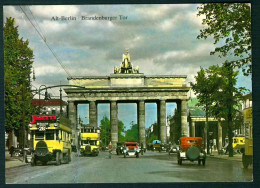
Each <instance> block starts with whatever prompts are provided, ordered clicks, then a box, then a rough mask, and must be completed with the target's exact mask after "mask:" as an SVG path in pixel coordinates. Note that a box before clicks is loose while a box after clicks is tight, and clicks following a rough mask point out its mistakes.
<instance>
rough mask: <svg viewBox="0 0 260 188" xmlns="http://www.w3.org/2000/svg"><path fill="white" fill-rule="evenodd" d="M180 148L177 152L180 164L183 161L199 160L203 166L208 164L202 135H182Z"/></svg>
mask: <svg viewBox="0 0 260 188" xmlns="http://www.w3.org/2000/svg"><path fill="white" fill-rule="evenodd" d="M180 140H181V145H180V150H179V151H178V152H177V159H178V164H179V165H181V164H182V161H184V160H190V161H198V164H199V165H200V164H201V163H202V164H203V166H205V164H206V153H205V151H204V148H203V147H202V138H201V137H181V138H180Z"/></svg>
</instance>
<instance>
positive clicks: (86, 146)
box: [80, 126, 100, 156]
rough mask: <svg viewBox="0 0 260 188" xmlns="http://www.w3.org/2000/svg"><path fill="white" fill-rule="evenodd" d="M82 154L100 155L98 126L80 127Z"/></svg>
mask: <svg viewBox="0 0 260 188" xmlns="http://www.w3.org/2000/svg"><path fill="white" fill-rule="evenodd" d="M80 139H81V143H80V154H81V155H82V156H86V155H93V156H98V154H99V146H100V130H99V128H97V127H90V126H82V127H81V129H80Z"/></svg>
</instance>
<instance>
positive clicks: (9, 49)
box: [4, 17, 34, 145]
mask: <svg viewBox="0 0 260 188" xmlns="http://www.w3.org/2000/svg"><path fill="white" fill-rule="evenodd" d="M14 24H15V20H14V19H13V18H11V17H10V18H6V22H5V25H4V69H5V75H4V78H5V129H6V131H7V132H11V131H12V130H15V133H16V134H19V133H24V134H22V135H18V136H19V139H20V144H21V145H24V144H25V143H24V142H23V141H24V139H25V137H24V136H25V130H26V129H27V127H26V125H28V124H29V122H30V119H31V115H32V112H34V108H33V106H32V99H33V96H32V94H31V89H30V86H31V81H30V74H31V72H32V64H33V51H32V49H30V48H29V41H28V40H26V41H24V40H23V38H19V34H18V26H16V27H15V26H14ZM21 128H23V129H21ZM19 130H20V131H19ZM21 130H22V131H21Z"/></svg>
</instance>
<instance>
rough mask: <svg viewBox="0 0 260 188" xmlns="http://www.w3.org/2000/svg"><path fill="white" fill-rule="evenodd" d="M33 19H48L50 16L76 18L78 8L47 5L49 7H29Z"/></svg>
mask: <svg viewBox="0 0 260 188" xmlns="http://www.w3.org/2000/svg"><path fill="white" fill-rule="evenodd" d="M30 10H31V11H32V13H33V15H34V16H35V17H39V18H46V19H50V18H51V17H52V16H59V17H60V16H77V15H78V13H79V8H78V6H73V5H49V6H46V5H44V6H30Z"/></svg>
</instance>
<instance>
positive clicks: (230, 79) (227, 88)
mask: <svg viewBox="0 0 260 188" xmlns="http://www.w3.org/2000/svg"><path fill="white" fill-rule="evenodd" d="M208 74H210V75H211V77H210V78H211V80H215V82H217V83H218V84H217V85H216V87H217V90H216V91H215V92H213V93H212V95H211V98H212V104H211V106H210V114H211V115H212V116H214V117H216V118H224V119H225V120H226V124H227V129H228V140H229V156H230V157H232V156H233V147H232V142H233V139H232V138H233V130H234V125H233V121H234V120H236V119H241V116H240V117H239V113H240V112H239V106H240V101H241V100H242V98H243V95H244V93H245V91H246V89H245V88H243V87H239V88H236V87H235V86H236V82H237V76H238V74H239V72H238V71H234V68H233V67H232V65H231V64H230V63H229V62H227V61H226V62H225V63H224V64H223V65H222V66H221V67H220V66H211V67H210V68H209V69H208Z"/></svg>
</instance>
